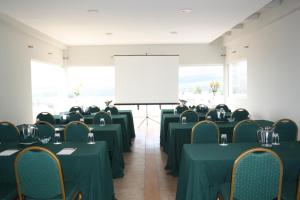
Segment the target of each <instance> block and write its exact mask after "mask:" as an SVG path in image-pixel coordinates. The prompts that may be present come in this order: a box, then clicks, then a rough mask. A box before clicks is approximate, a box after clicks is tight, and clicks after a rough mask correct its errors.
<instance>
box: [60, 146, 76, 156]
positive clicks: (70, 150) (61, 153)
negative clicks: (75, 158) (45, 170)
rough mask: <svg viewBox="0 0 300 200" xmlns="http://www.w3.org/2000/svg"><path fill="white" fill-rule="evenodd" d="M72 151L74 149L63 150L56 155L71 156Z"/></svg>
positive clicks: (74, 149)
mask: <svg viewBox="0 0 300 200" xmlns="http://www.w3.org/2000/svg"><path fill="white" fill-rule="evenodd" d="M74 151H76V148H63V149H62V150H60V151H59V152H58V153H57V155H71V154H72V153H73V152H74Z"/></svg>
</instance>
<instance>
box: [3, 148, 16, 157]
mask: <svg viewBox="0 0 300 200" xmlns="http://www.w3.org/2000/svg"><path fill="white" fill-rule="evenodd" d="M18 151H19V150H18V149H7V150H5V151H2V152H0V156H10V155H13V154H14V153H17V152H18Z"/></svg>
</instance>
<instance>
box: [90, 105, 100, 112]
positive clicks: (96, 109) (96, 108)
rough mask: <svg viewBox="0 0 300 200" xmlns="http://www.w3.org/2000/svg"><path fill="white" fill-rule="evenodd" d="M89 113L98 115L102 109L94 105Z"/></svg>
mask: <svg viewBox="0 0 300 200" xmlns="http://www.w3.org/2000/svg"><path fill="white" fill-rule="evenodd" d="M87 111H88V113H89V114H91V113H97V112H99V111H100V108H99V107H98V106H95V105H93V106H90V107H89V108H88V110H87Z"/></svg>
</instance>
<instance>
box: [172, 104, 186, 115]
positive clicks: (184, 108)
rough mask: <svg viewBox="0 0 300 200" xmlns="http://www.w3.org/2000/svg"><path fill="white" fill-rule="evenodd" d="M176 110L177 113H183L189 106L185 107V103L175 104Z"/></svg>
mask: <svg viewBox="0 0 300 200" xmlns="http://www.w3.org/2000/svg"><path fill="white" fill-rule="evenodd" d="M175 109H176V112H177V113H178V114H181V113H183V112H184V111H186V110H188V109H189V108H188V107H187V106H185V105H179V106H176V108H175Z"/></svg>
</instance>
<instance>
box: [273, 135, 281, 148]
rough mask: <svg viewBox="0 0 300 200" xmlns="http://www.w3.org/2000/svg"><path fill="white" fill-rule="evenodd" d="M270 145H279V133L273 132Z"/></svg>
mask: <svg viewBox="0 0 300 200" xmlns="http://www.w3.org/2000/svg"><path fill="white" fill-rule="evenodd" d="M272 145H280V141H279V134H278V133H274V134H273V136H272Z"/></svg>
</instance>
